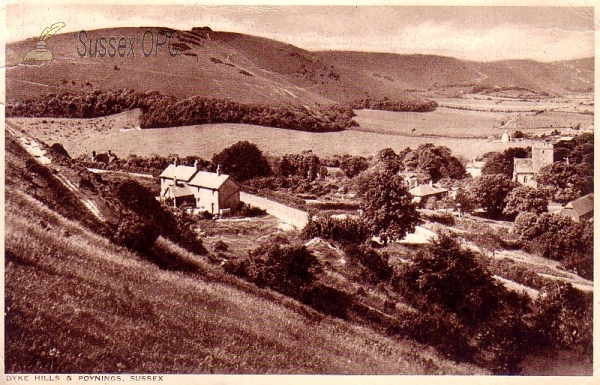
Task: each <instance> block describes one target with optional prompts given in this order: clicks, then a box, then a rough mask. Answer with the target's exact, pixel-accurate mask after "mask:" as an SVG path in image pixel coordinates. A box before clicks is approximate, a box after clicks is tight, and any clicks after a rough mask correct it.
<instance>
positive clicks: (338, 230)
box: [302, 216, 368, 244]
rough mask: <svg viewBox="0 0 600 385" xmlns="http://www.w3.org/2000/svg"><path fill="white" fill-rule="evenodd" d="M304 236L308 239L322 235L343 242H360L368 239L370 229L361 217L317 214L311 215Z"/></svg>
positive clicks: (303, 231) (321, 236) (303, 232)
mask: <svg viewBox="0 0 600 385" xmlns="http://www.w3.org/2000/svg"><path fill="white" fill-rule="evenodd" d="M302 236H303V237H304V238H307V239H309V238H314V237H320V238H324V239H329V240H332V241H336V242H340V243H342V244H359V243H363V242H364V241H366V240H367V238H368V230H367V228H366V226H365V224H364V223H363V221H362V220H361V219H360V218H353V217H350V216H347V217H345V218H342V219H336V218H333V217H331V216H316V217H309V220H308V223H307V225H306V226H305V227H304V229H303V230H302Z"/></svg>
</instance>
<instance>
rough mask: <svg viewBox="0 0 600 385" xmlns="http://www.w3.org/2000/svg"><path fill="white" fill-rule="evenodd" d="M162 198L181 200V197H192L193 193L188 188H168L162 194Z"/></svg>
mask: <svg viewBox="0 0 600 385" xmlns="http://www.w3.org/2000/svg"><path fill="white" fill-rule="evenodd" d="M163 195H164V196H169V197H172V198H181V197H187V196H193V195H194V191H192V189H191V188H189V187H188V186H173V185H171V186H169V187H168V188H167V189H166V190H165V192H164V194H163Z"/></svg>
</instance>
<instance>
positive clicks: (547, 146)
mask: <svg viewBox="0 0 600 385" xmlns="http://www.w3.org/2000/svg"><path fill="white" fill-rule="evenodd" d="M531 158H532V161H533V173H534V174H537V173H538V172H539V171H540V169H542V168H544V167H545V166H547V165H549V164H552V163H554V145H553V144H552V143H534V144H533V146H532V148H531Z"/></svg>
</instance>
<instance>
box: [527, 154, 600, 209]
mask: <svg viewBox="0 0 600 385" xmlns="http://www.w3.org/2000/svg"><path fill="white" fill-rule="evenodd" d="M536 180H537V182H538V185H540V186H543V187H546V188H548V190H549V191H550V192H551V193H552V194H553V199H554V200H555V201H557V202H560V203H566V202H569V201H571V200H573V199H575V198H578V197H580V196H582V195H585V194H588V193H590V192H593V191H594V167H593V164H589V163H581V164H576V165H574V164H569V163H566V162H559V163H554V164H551V165H548V166H546V167H544V168H543V169H542V170H541V171H540V173H539V174H538V176H537V177H536Z"/></svg>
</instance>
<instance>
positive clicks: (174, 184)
mask: <svg viewBox="0 0 600 385" xmlns="http://www.w3.org/2000/svg"><path fill="white" fill-rule="evenodd" d="M173 186H177V175H174V176H173Z"/></svg>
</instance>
